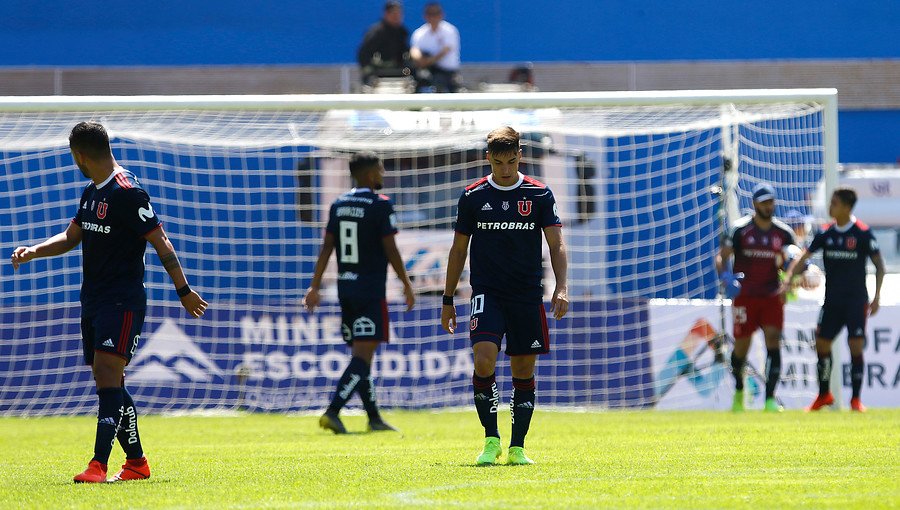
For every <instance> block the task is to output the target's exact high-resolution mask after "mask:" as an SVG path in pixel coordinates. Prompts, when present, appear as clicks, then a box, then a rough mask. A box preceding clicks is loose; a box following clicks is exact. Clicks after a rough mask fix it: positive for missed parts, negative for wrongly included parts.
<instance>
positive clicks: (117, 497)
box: [0, 408, 900, 510]
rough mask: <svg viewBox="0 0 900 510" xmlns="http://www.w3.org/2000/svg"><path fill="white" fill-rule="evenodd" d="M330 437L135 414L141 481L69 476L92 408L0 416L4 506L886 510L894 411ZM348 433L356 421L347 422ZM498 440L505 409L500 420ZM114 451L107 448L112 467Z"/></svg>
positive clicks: (248, 422)
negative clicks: (492, 438) (485, 463)
mask: <svg viewBox="0 0 900 510" xmlns="http://www.w3.org/2000/svg"><path fill="white" fill-rule="evenodd" d="M386 418H387V419H389V421H391V422H392V423H393V424H395V425H397V426H398V427H400V428H402V429H403V435H398V434H394V433H377V434H365V433H359V434H348V435H346V436H335V435H333V434H331V433H326V432H324V431H322V430H319V429H318V428H317V417H316V416H289V415H266V414H247V415H236V416H216V417H204V416H168V417H167V416H143V417H141V423H140V424H141V435H142V440H143V443H144V445H145V448H146V449H147V455H148V458H149V459H150V464H151V466H152V469H153V476H152V478H151V479H150V480H145V481H139V482H128V483H123V484H104V485H75V484H73V483H72V481H71V480H72V476H73V475H74V474H76V473H77V472H80V471H81V470H82V469H83V468H84V467H85V465H86V464H87V461H88V460H89V459H90V455H91V453H90V452H91V449H92V446H93V429H94V424H95V420H94V419H93V418H90V417H52V418H0V473H2V474H0V479H2V484H0V508H89V509H97V508H107V509H118V508H123V509H124V508H148V509H164V508H179V509H190V510H197V509H216V510H222V509H227V508H242V509H243V508H429V509H430V508H478V509H481V508H503V509H508V508H566V509H569V508H638V507H643V508H754V509H756V510H758V509H760V508H816V509H818V508H836V507H840V508H865V509H867V510H868V509H872V508H890V507H894V508H896V507H897V506H898V504H900V503H898V502H900V410H898V409H892V410H885V409H875V410H870V412H869V413H867V414H864V415H859V414H851V413H849V412H847V411H843V412H821V413H815V414H804V413H802V412H796V411H794V412H786V413H783V414H780V415H769V414H763V413H761V412H747V413H744V414H741V415H732V414H729V413H712V412H654V411H643V412H562V411H549V410H546V409H545V410H541V409H540V408H539V409H538V411H537V412H536V414H535V417H534V421H533V422H532V430H531V432H530V433H529V436H528V440H527V442H526V445H525V446H526V451H527V452H528V453H529V455H530V456H531V457H532V458H533V459H534V460H535V461H536V462H537V464H536V465H533V466H515V467H513V466H505V465H498V466H492V467H476V466H474V464H473V462H474V459H475V456H476V455H477V453H479V451H480V447H481V443H482V439H481V437H480V427H479V426H478V419H477V417H476V415H475V412H474V410H471V411H446V412H438V413H430V412H388V413H386ZM345 423H346V424H347V426H348V428H349V429H350V430H351V431H362V430H364V427H365V419H364V417H362V416H348V417H346V418H345ZM500 423H501V433H502V434H504V435H505V437H504V438H503V440H504V457H502V458H501V460H505V451H506V445H507V444H508V443H506V441H508V438H509V414H508V413H501V415H500ZM123 457H124V455H123V454H122V451H121V449H120V448H119V447H118V445H117V446H116V447H115V449H114V450H113V456H112V458H111V459H110V469H111V471H112V472H114V470H115V469H116V468H117V467H118V465H119V464H120V463H121V461H122V459H123Z"/></svg>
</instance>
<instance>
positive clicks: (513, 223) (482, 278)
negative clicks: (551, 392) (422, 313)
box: [441, 127, 569, 464]
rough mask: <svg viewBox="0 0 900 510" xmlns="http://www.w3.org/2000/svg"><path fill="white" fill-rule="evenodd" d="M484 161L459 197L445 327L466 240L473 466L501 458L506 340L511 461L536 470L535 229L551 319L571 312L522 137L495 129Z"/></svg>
mask: <svg viewBox="0 0 900 510" xmlns="http://www.w3.org/2000/svg"><path fill="white" fill-rule="evenodd" d="M486 157H487V160H488V162H489V163H490V165H491V173H490V175H488V176H487V177H484V178H482V179H479V180H478V181H476V182H475V183H473V184H471V185H470V186H468V187H467V188H466V190H465V192H463V194H462V196H461V197H460V199H459V206H458V212H457V214H458V216H457V222H456V232H455V234H454V238H453V246H452V247H451V248H450V256H449V261H448V265H447V280H446V283H445V286H444V298H443V299H444V300H443V306H442V307H441V326H442V327H443V328H444V330H445V331H447V332H448V333H453V332H454V331H455V330H456V308H455V307H454V305H453V295H454V294H455V293H456V287H457V285H458V284H459V278H460V275H461V274H462V270H463V266H464V265H465V263H466V255H467V251H468V250H469V241H470V239H471V242H472V247H471V255H472V260H471V262H470V264H469V266H470V269H471V283H472V302H471V306H472V309H471V312H472V313H471V318H470V319H469V339H470V341H471V343H472V351H473V353H474V358H475V373H474V374H473V376H472V385H473V386H474V393H475V409H476V411H477V412H478V418H479V420H480V421H481V425H482V426H483V427H484V435H485V440H484V449H483V450H482V452H481V454H480V455H479V456H478V458H477V459H476V463H477V464H493V463H495V462H496V461H497V459H498V457H500V455H501V453H502V451H501V447H500V433H499V431H498V429H497V407H498V406H499V405H500V392H499V391H498V389H497V381H496V377H495V373H494V372H495V369H496V365H497V355H498V354H499V352H500V346H501V340H502V338H503V336H504V335H505V336H506V354H507V355H508V356H509V357H510V368H511V371H512V381H513V388H514V390H513V396H512V399H511V400H510V412H511V414H512V438H511V439H510V443H509V453H508V455H507V463H508V464H532V463H533V461H532V460H531V459H529V458H528V457H527V456H526V455H525V449H524V447H525V434H527V433H528V427H529V425H530V423H531V416H532V413H534V403H535V382H534V366H535V362H536V361H537V356H538V355H539V354H547V353H549V352H550V336H549V334H548V331H547V317H546V314H545V311H544V304H543V295H544V292H543V285H542V284H541V277H542V276H543V269H542V266H541V232H543V235H544V237H545V238H546V240H547V245H548V246H549V248H550V263H551V265H552V267H553V273H554V275H555V276H556V288H555V289H554V290H553V297H552V300H551V307H550V311H551V312H552V313H553V315H554V317H555V318H556V319H557V320H559V319H561V318H562V317H563V316H564V315H565V314H566V312H567V311H568V309H569V300H568V295H567V293H568V290H567V285H566V267H567V265H568V264H567V259H566V249H565V245H564V243H563V237H562V223H561V222H560V220H559V216H558V215H557V210H556V201H555V200H554V198H553V193H552V192H551V191H550V188H548V187H547V186H546V185H544V184H543V183H541V182H539V181H537V180H535V179H533V178H531V177H527V176H525V175H522V174H521V173H520V172H519V162H520V161H521V159H522V150H521V149H520V148H519V133H517V132H516V131H515V130H514V129H512V128H511V127H501V128H498V129H495V130H493V131H491V132H490V133H489V134H488V136H487V155H486Z"/></svg>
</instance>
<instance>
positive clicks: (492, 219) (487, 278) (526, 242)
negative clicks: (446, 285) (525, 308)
mask: <svg viewBox="0 0 900 510" xmlns="http://www.w3.org/2000/svg"><path fill="white" fill-rule="evenodd" d="M552 226H562V222H561V221H560V220H559V216H558V214H557V211H556V200H555V199H554V198H553V192H552V191H550V188H548V187H547V186H546V185H545V184H543V183H542V182H540V181H537V180H536V179H532V178H531V177H527V176H524V175H522V174H519V180H518V182H516V183H515V184H513V185H512V186H498V185H497V184H495V183H494V180H493V179H492V178H491V176H488V177H484V178H482V179H480V180H478V181H476V182H475V183H474V184H472V185H470V186H469V187H467V188H466V191H465V192H464V193H463V195H462V196H461V197H460V198H459V206H458V211H457V220H456V231H457V232H459V233H460V234H464V235H467V236H471V239H472V241H471V245H470V247H469V254H470V255H469V256H470V261H469V268H470V270H471V283H472V288H473V289H476V290H477V291H489V292H490V293H491V294H493V295H495V296H497V297H500V298H503V299H508V300H512V301H520V302H528V303H533V302H538V303H540V302H541V301H542V299H543V295H544V291H543V285H542V284H541V279H542V277H543V267H542V264H541V262H542V257H541V251H542V250H541V248H542V244H541V243H542V233H543V228H544V227H552Z"/></svg>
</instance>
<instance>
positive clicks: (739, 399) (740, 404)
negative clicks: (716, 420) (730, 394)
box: [731, 390, 744, 413]
mask: <svg viewBox="0 0 900 510" xmlns="http://www.w3.org/2000/svg"><path fill="white" fill-rule="evenodd" d="M731 412H733V413H742V412H744V390H737V391H735V392H734V401H732V403H731Z"/></svg>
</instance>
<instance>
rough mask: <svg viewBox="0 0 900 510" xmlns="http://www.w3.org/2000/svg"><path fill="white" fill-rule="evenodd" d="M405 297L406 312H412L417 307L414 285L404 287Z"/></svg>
mask: <svg viewBox="0 0 900 510" xmlns="http://www.w3.org/2000/svg"><path fill="white" fill-rule="evenodd" d="M403 297H405V298H406V311H407V312H411V311H412V309H413V307H414V306H416V291H414V290H413V288H412V285H404V286H403Z"/></svg>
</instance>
